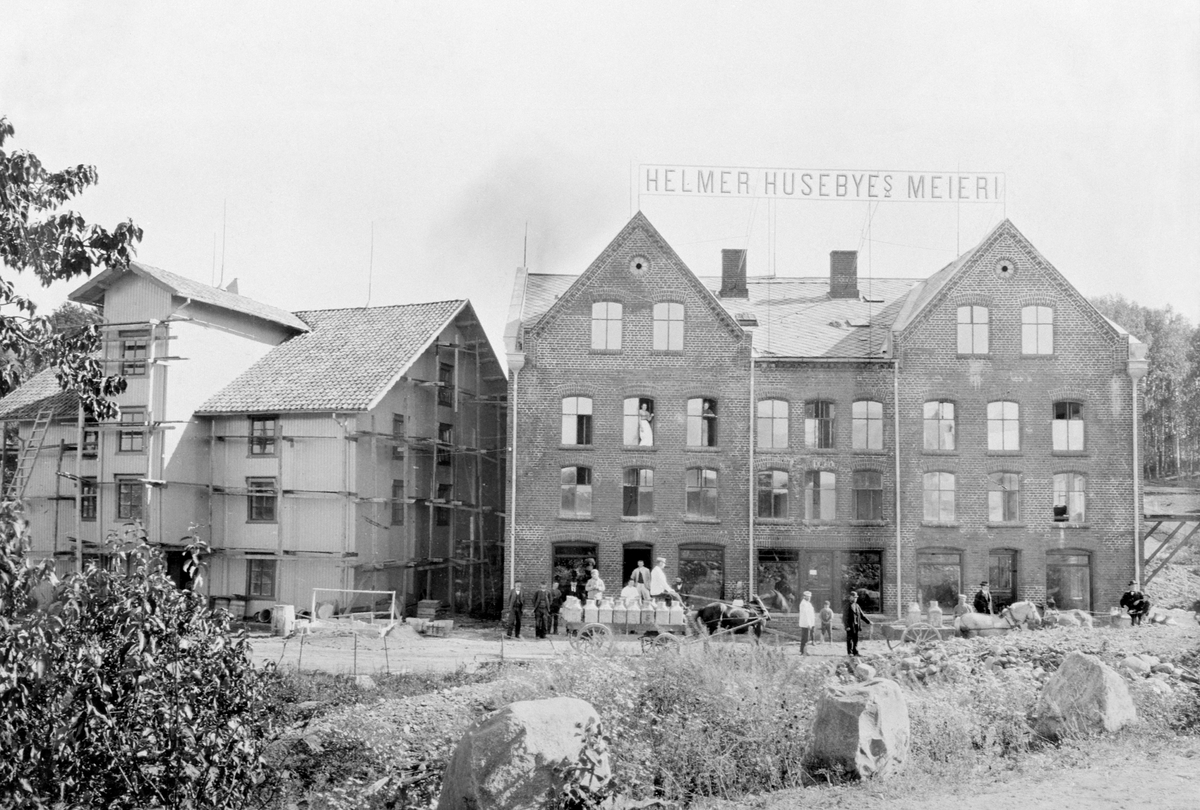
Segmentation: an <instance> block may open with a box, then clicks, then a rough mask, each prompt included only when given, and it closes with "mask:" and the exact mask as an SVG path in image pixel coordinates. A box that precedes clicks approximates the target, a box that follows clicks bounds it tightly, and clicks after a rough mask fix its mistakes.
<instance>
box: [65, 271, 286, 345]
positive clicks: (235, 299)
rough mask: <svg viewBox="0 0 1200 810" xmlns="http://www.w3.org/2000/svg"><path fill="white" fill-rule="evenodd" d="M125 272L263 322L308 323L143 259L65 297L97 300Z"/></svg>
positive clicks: (283, 310)
mask: <svg viewBox="0 0 1200 810" xmlns="http://www.w3.org/2000/svg"><path fill="white" fill-rule="evenodd" d="M126 272H133V273H136V274H138V275H141V276H145V277H148V278H151V279H154V280H155V281H157V282H159V283H160V284H163V285H165V286H167V287H170V288H171V290H172V291H173V292H174V293H175V295H177V296H179V297H180V298H189V299H191V300H192V301H197V302H199V303H203V304H208V305H209V306H213V307H220V308H221V309H227V310H230V311H232V312H240V313H242V314H244V315H250V316H253V317H255V318H259V319H261V320H264V321H269V322H271V323H277V324H280V325H281V326H287V327H290V328H292V329H295V330H297V331H299V332H307V331H308V324H306V323H305V322H304V321H302V320H301V319H300V318H298V317H296V315H294V314H292V313H291V312H288V311H287V310H285V309H279V308H278V307H273V306H270V305H269V304H264V303H261V302H259V301H255V300H254V299H253V298H247V297H246V296H244V295H238V294H237V293H232V292H229V291H227V290H222V289H220V288H218V287H210V286H209V285H207V284H201V283H200V282H198V281H193V280H192V279H190V278H187V277H185V276H181V275H178V274H176V273H172V272H170V271H168V270H163V269H162V268H159V267H152V266H151V265H148V264H143V263H142V262H130V263H129V269H128V270H105V271H104V272H103V273H101V274H100V275H98V276H96V277H95V278H93V279H91V280H90V281H88V282H87V283H86V284H84V285H83V286H81V287H79V288H78V289H77V290H75V291H74V292H72V293H71V294H70V295H69V296H68V297H69V298H70V299H71V300H72V301H83V302H85V303H97V302H98V301H99V299H100V298H101V297H102V296H103V294H104V291H105V290H107V289H108V288H109V287H111V286H112V284H113V283H114V282H115V281H116V280H117V279H118V278H119V277H120V276H121V275H122V274H124V273H126Z"/></svg>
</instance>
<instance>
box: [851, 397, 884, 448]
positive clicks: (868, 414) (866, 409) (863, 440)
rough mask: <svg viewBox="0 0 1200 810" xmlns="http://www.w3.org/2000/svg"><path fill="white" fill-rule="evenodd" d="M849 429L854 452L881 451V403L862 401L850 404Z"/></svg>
mask: <svg viewBox="0 0 1200 810" xmlns="http://www.w3.org/2000/svg"><path fill="white" fill-rule="evenodd" d="M850 428H851V440H850V444H851V446H852V447H853V448H854V449H855V450H882V449H883V403H882V402H875V401H872V400H869V399H862V400H859V401H858V402H855V403H853V404H851V405H850Z"/></svg>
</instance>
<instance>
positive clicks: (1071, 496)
mask: <svg viewBox="0 0 1200 810" xmlns="http://www.w3.org/2000/svg"><path fill="white" fill-rule="evenodd" d="M1053 515H1054V520H1055V521H1056V522H1058V523H1083V522H1085V520H1086V519H1087V476H1086V475H1082V474H1081V473H1074V472H1065V473H1055V474H1054V513H1053Z"/></svg>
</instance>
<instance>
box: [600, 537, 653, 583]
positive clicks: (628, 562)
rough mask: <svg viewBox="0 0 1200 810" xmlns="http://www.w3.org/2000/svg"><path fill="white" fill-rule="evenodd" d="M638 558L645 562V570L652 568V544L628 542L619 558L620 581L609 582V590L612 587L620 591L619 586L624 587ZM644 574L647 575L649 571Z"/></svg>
mask: <svg viewBox="0 0 1200 810" xmlns="http://www.w3.org/2000/svg"><path fill="white" fill-rule="evenodd" d="M638 560H641V561H642V562H643V563H645V564H646V569H647V571H649V569H651V568H653V567H654V546H652V545H650V544H649V543H630V544H629V545H627V546H625V548H624V554H623V555H622V559H621V581H620V582H618V583H615V584H613V583H609V586H608V589H609V590H610V591H612V590H614V589H615V590H616V591H620V590H621V588H624V587H625V583H626V582H628V581H629V578H630V577H631V576H633V569H635V568H637V564H638ZM646 576H647V577H649V573H647V574H646ZM646 584H647V586H649V584H650V581H649V579H647V581H646Z"/></svg>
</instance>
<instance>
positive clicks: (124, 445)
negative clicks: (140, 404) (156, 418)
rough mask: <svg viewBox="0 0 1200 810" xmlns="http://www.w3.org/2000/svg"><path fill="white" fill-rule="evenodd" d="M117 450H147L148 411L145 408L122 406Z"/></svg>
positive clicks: (139, 451) (137, 451) (126, 451)
mask: <svg viewBox="0 0 1200 810" xmlns="http://www.w3.org/2000/svg"><path fill="white" fill-rule="evenodd" d="M117 451H118V452H120V453H144V452H146V411H145V409H144V408H122V409H121V429H120V431H118V432H117Z"/></svg>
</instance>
